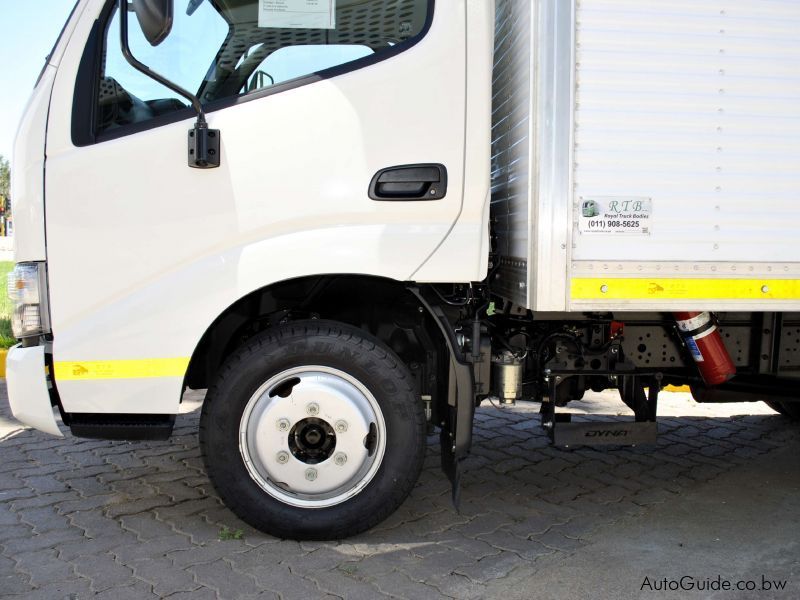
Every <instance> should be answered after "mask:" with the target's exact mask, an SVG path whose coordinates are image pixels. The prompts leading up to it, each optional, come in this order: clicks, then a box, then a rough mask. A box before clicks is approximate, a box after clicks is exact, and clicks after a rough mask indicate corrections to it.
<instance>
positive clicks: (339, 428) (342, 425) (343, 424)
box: [335, 421, 347, 433]
mask: <svg viewBox="0 0 800 600" xmlns="http://www.w3.org/2000/svg"><path fill="white" fill-rule="evenodd" d="M335 427H336V433H344V432H345V431H347V421H336V425H335Z"/></svg>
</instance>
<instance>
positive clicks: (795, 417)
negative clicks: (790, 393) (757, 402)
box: [764, 400, 800, 421]
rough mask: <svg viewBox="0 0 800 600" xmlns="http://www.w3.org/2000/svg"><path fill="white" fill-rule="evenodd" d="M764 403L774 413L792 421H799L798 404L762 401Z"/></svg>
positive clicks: (799, 403)
mask: <svg viewBox="0 0 800 600" xmlns="http://www.w3.org/2000/svg"><path fill="white" fill-rule="evenodd" d="M764 403H765V404H766V405H767V406H769V407H770V408H771V409H772V410H774V411H775V412H778V413H780V414H782V415H783V416H784V417H787V418H789V419H791V420H792V421H800V402H779V401H777V400H764Z"/></svg>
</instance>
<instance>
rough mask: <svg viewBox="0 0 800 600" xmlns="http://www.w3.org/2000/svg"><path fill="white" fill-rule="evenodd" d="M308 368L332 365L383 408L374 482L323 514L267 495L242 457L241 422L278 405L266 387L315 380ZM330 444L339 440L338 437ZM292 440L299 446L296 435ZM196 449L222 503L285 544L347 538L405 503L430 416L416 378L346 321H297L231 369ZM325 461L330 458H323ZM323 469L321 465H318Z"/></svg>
mask: <svg viewBox="0 0 800 600" xmlns="http://www.w3.org/2000/svg"><path fill="white" fill-rule="evenodd" d="M311 365H314V366H320V367H325V368H330V369H331V370H334V371H335V372H340V373H344V374H346V375H347V376H348V377H350V378H351V379H353V380H356V381H357V382H359V383H360V385H362V386H363V387H364V388H366V390H368V391H369V393H371V395H372V397H373V400H374V401H376V402H377V405H378V407H379V409H380V413H381V414H382V417H381V418H382V419H383V423H385V450H384V451H383V454H382V460H381V461H380V466H379V467H377V471H374V468H373V472H374V474H373V475H371V479H370V480H369V482H368V483H366V484H365V485H364V487H363V488H361V489H360V491H354V492H351V493H355V495H354V496H352V497H349V498H347V499H346V500H344V501H342V502H340V503H338V504H335V505H333V506H325V507H319V508H307V507H298V506H293V505H291V504H289V503H286V502H284V501H282V500H281V499H279V498H277V497H276V496H275V494H274V493H269V492H268V491H267V488H265V487H264V485H265V484H264V483H263V481H265V479H262V483H258V482H257V481H256V479H257V475H256V476H253V475H251V473H252V468H253V467H252V461H251V463H250V464H251V466H247V465H246V464H245V461H244V459H243V453H245V452H247V450H241V449H240V425H241V426H242V427H245V429H247V427H249V425H248V426H245V425H244V423H250V421H248V420H246V419H244V420H243V414H245V411H246V407H248V406H252V405H253V402H254V401H255V402H266V403H267V406H270V403H271V402H273V401H276V398H275V396H276V392H274V391H273V392H270V393H269V399H268V400H266V399H264V398H265V392H261V391H260V390H262V389H263V386H264V384H265V382H269V381H271V378H275V377H276V376H277V377H280V376H281V374H283V373H285V372H287V371H288V372H292V370H296V369H302V368H303V367H306V366H309V369H310V372H311V373H312V374H313V373H314V371H313V367H310V366H311ZM310 381H312V380H310ZM293 385H297V386H298V388H299V387H302V384H299V383H298V384H293ZM309 385H312V384H309ZM292 389H293V388H290V394H289V395H291V393H292V392H291V390H292ZM256 392H259V393H261V395H260V396H259V395H257V394H256ZM277 395H278V396H281V394H280V393H278V394H277ZM281 397H285V396H281ZM254 398H261V399H264V400H253V399H254ZM248 403H249V404H248ZM373 404H374V402H373ZM295 405H296V404H295ZM308 406H310V405H308ZM250 410H252V409H250ZM247 414H250V413H247ZM309 414H310V413H309ZM320 414H321V413H320ZM306 420H309V419H306ZM270 422H271V421H270ZM302 422H303V421H299V422H298V423H297V424H296V425H295V426H294V428H293V429H292V431H295V429H296V428H297V426H299V425H300V423H302ZM259 431H260V430H259ZM371 431H372V429H370V432H371ZM275 434H276V436H277V440H278V442H277V443H283V442H282V441H281V440H282V438H281V437H280V436H281V435H282V434H281V433H279V432H278V431H277V430H275ZM342 435H345V434H342ZM353 435H357V432H355V433H353ZM331 437H332V438H333V439H334V440H335V439H336V436H335V435H332V436H331ZM254 439H256V440H257V441H256V443H257V444H258V443H264V445H265V446H267V447H269V448H270V449H271V445H272V444H273V443H274V442H273V441H272V440H270V441H268V442H260V441H258V440H261V439H262V437H261V434H259V436H258V437H257V438H254ZM289 439H290V440H291V439H294V438H292V435H291V434H290V435H289ZM341 439H342V440H343V439H344V438H341ZM356 439H360V438H356ZM333 443H334V444H336V443H337V442H336V441H334V442H333ZM242 444H243V445H244V446H247V443H245V442H242ZM366 444H367V442H366V441H365V442H364V445H365V446H366ZM200 447H201V450H202V455H203V461H204V463H205V466H206V470H207V473H208V476H209V478H210V479H211V482H212V483H213V485H214V487H215V488H216V490H217V492H218V493H219V495H220V497H221V498H222V500H223V502H224V503H225V504H226V505H227V506H228V507H229V508H230V509H231V510H232V511H233V512H235V513H236V514H237V515H238V516H239V517H240V518H241V519H243V520H244V521H246V522H247V523H249V524H250V525H252V526H253V527H255V528H257V529H260V530H261V531H264V532H266V533H269V534H272V535H275V536H277V537H282V538H291V539H298V540H301V539H317V540H321V539H341V538H345V537H349V536H352V535H355V534H357V533H359V532H362V531H364V530H366V529H369V528H371V527H373V526H374V525H376V524H377V523H379V522H381V521H382V520H384V519H385V518H386V517H388V516H389V515H390V514H392V513H393V512H394V511H395V510H396V509H397V507H398V506H400V504H401V503H402V502H403V500H405V498H406V496H408V493H409V492H410V491H411V488H412V487H413V486H414V484H415V482H416V481H417V478H418V477H419V473H420V470H421V468H422V461H423V458H424V452H425V417H424V413H423V409H422V403H421V402H420V401H419V398H418V397H417V392H416V390H415V386H414V384H413V379H412V375H411V373H410V372H409V371H408V368H407V367H406V366H405V365H404V364H403V363H402V362H401V360H400V359H399V358H398V357H397V355H396V354H394V352H392V350H390V349H389V348H388V347H386V346H385V345H384V344H382V343H381V342H380V341H378V340H377V339H375V338H373V337H372V336H370V335H368V334H366V333H364V332H362V331H360V330H358V329H356V328H354V327H351V326H349V325H344V324H341V323H336V322H332V321H320V320H314V321H296V322H293V323H289V324H286V325H282V326H279V327H276V328H273V329H270V330H268V331H266V332H263V333H261V334H259V335H257V336H256V337H254V338H253V339H252V340H249V341H248V342H247V343H246V344H245V345H244V346H243V347H242V348H241V349H239V350H238V351H236V352H235V353H234V354H233V355H232V356H231V357H230V358H229V359H228V360H227V361H226V362H225V364H224V365H223V366H222V368H221V369H220V371H219V374H218V375H217V378H216V381H215V382H214V384H213V385H212V386H211V388H209V390H208V394H207V396H206V399H205V402H204V404H203V409H202V414H201V417H200ZM247 447H249V446H247ZM292 452H294V450H293V451H292ZM370 456H371V454H370ZM294 458H295V459H297V458H298V455H295V457H294ZM300 458H302V459H303V460H305V459H306V458H307V457H305V458H304V457H300ZM286 460H292V458H291V457H290V458H288V459H286ZM326 460H331V459H329V458H324V457H323V458H322V461H326ZM293 464H295V463H293ZM319 464H320V466H322V462H320V463H319ZM270 466H271V467H274V465H270ZM299 466H300V468H303V467H304V466H305V465H299ZM277 468H280V467H277ZM248 469H250V470H248ZM328 472H329V473H330V472H334V471H328ZM315 477H316V475H315ZM266 481H269V480H268V479H266ZM270 483H271V482H269V483H267V484H266V485H267V486H269V485H270ZM279 485H286V484H285V483H283V484H279ZM352 489H353V490H358V489H359V488H358V486H353V488H352ZM273 492H274V491H273ZM278 493H280V491H279V492H278Z"/></svg>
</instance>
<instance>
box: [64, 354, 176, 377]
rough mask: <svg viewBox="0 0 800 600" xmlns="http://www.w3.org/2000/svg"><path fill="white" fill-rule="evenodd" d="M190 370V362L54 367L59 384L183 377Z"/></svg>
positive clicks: (118, 362) (116, 362)
mask: <svg viewBox="0 0 800 600" xmlns="http://www.w3.org/2000/svg"><path fill="white" fill-rule="evenodd" d="M188 366H189V359H188V358H143V359H138V360H87V361H78V362H69V361H60V362H56V363H53V367H54V368H55V378H56V381H86V380H89V379H141V378H145V377H183V376H184V374H185V373H186V369H187V368H188Z"/></svg>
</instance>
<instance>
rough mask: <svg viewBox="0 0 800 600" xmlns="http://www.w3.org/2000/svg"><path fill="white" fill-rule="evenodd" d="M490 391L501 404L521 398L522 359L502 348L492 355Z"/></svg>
mask: <svg viewBox="0 0 800 600" xmlns="http://www.w3.org/2000/svg"><path fill="white" fill-rule="evenodd" d="M492 391H493V392H494V395H495V396H497V397H498V398H499V399H500V403H501V404H514V403H516V401H517V400H519V399H520V398H522V359H521V358H518V357H517V356H516V355H515V354H514V353H513V352H510V351H508V350H503V351H502V352H500V353H499V354H495V355H494V356H493V357H492Z"/></svg>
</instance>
